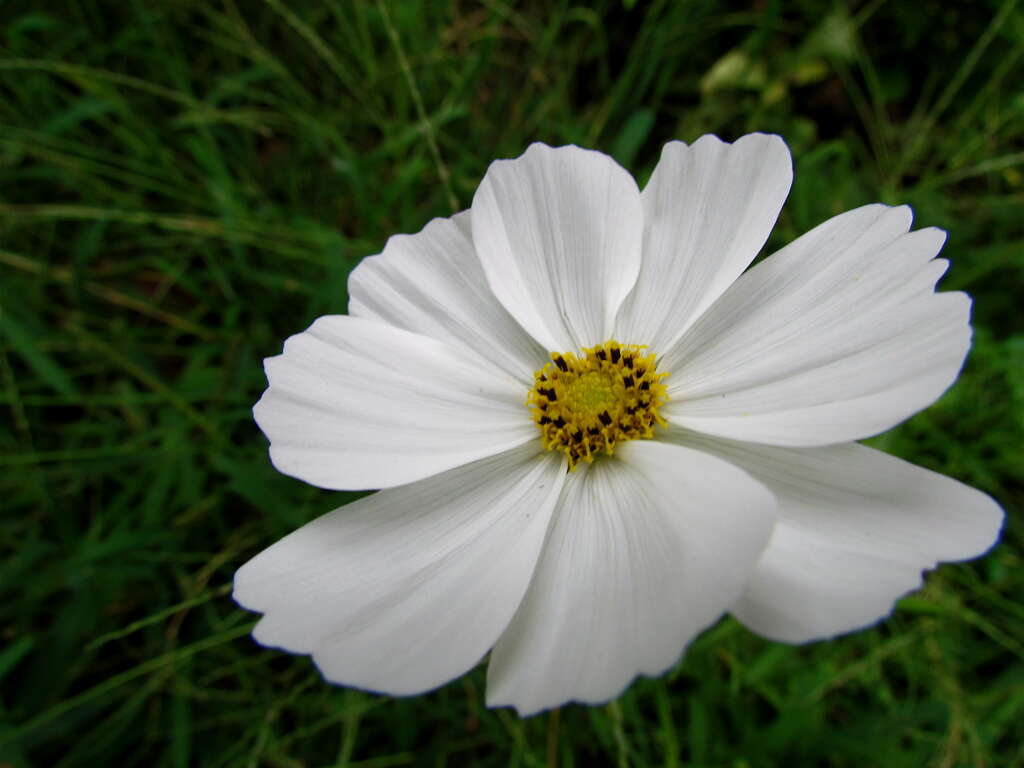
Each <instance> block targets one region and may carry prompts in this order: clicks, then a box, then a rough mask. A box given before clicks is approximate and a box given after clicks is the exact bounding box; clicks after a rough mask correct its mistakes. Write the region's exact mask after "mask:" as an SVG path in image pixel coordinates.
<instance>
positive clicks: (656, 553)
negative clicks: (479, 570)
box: [487, 440, 775, 714]
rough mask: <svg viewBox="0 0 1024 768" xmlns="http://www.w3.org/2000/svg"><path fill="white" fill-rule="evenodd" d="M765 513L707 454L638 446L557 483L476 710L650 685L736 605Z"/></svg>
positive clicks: (759, 490)
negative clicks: (637, 681) (530, 573)
mask: <svg viewBox="0 0 1024 768" xmlns="http://www.w3.org/2000/svg"><path fill="white" fill-rule="evenodd" d="M774 508H775V501H774V499H773V498H772V496H771V494H770V493H769V492H768V491H767V490H765V488H764V487H763V486H762V485H761V484H760V483H758V482H756V481H754V480H753V479H751V477H750V476H749V475H747V474H746V473H744V472H742V471H741V470H739V469H737V468H736V467H734V466H732V465H731V464H729V463H727V462H724V461H721V460H719V459H717V458H715V457H713V456H710V455H707V454H702V453H699V452H697V451H693V450H689V449H687V448H683V447H680V446H675V445H668V444H662V443H658V442H654V441H648V440H637V441H633V442H630V443H627V444H625V445H623V446H622V447H621V449H618V450H616V453H615V460H614V461H598V462H595V463H594V464H593V465H590V466H588V467H586V468H585V469H583V470H580V471H577V472H575V473H572V474H570V475H569V476H568V479H567V481H566V485H565V487H564V489H563V491H562V497H561V499H560V500H559V502H558V507H557V510H556V512H555V517H554V519H553V520H552V523H551V531H550V533H549V535H548V540H547V543H546V544H545V547H544V551H543V553H542V555H541V558H540V562H539V563H538V565H537V572H536V574H535V575H534V578H533V582H532V583H531V585H530V589H529V591H528V593H527V595H526V597H525V598H524V600H523V603H522V605H521V607H520V609H519V611H518V612H517V613H516V615H515V618H513V620H512V622H511V624H510V625H509V627H508V630H507V631H506V632H505V634H503V635H502V637H501V639H500V640H499V641H498V644H497V646H496V647H495V649H494V651H493V653H492V654H491V663H490V667H489V670H488V679H487V702H488V704H489V705H490V706H500V705H512V706H515V707H516V708H517V709H518V710H519V712H520V713H521V714H529V713H532V712H536V711H538V710H540V709H544V708H547V707H553V706H557V705H559V704H562V703H564V702H566V701H568V700H570V699H574V700H576V701H583V702H600V701H607V700H608V699H610V698H613V697H615V696H617V695H618V694H619V693H620V692H621V691H622V690H623V688H625V686H626V685H627V684H628V683H629V682H630V680H632V679H633V678H634V677H635V676H636V675H637V674H645V675H657V674H660V673H661V672H664V671H665V669H667V668H668V667H669V666H671V665H672V664H674V663H675V662H676V661H677V660H678V659H679V656H680V655H681V654H682V652H683V649H684V648H685V646H686V645H687V644H688V643H689V642H690V640H691V639H693V637H694V636H695V635H696V634H697V633H699V632H700V631H701V630H703V629H705V628H706V627H707V626H709V625H710V624H712V623H713V622H714V621H716V620H717V619H718V617H719V616H721V615H722V613H723V612H724V611H726V610H728V608H729V606H730V605H732V603H733V602H734V601H735V599H736V598H737V597H739V595H740V594H741V592H742V590H743V588H744V585H745V583H746V580H747V577H748V576H749V574H750V573H751V571H752V569H753V567H754V563H755V562H756V560H757V557H758V555H759V554H760V553H761V551H762V549H763V548H764V546H765V545H766V543H767V541H768V537H769V534H770V532H771V528H772V524H773V522H774V519H775V515H774Z"/></svg>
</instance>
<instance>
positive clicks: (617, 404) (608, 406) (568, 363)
mask: <svg viewBox="0 0 1024 768" xmlns="http://www.w3.org/2000/svg"><path fill="white" fill-rule="evenodd" d="M645 349H646V347H644V346H640V345H636V344H620V343H619V342H617V341H614V340H612V341H606V342H604V343H603V344H598V345H597V346H595V347H588V348H584V349H583V351H582V354H581V355H579V356H577V355H575V354H573V353H572V352H566V353H559V352H555V353H553V354H552V355H551V362H550V363H548V364H546V365H545V366H544V367H543V368H541V369H540V370H539V371H537V372H536V373H535V374H534V387H533V389H532V390H530V394H529V396H528V398H527V405H529V406H530V409H531V410H532V412H533V419H534V422H535V423H536V424H537V426H538V428H539V429H540V433H541V442H542V443H543V445H544V447H545V448H546V449H547V450H549V451H562V453H564V454H565V455H566V457H568V459H569V469H570V471H571V470H574V469H575V468H576V466H577V464H579V462H581V461H585V462H587V463H590V462H593V460H594V458H595V457H596V456H598V455H599V454H601V453H602V452H603V453H605V454H607V455H608V456H611V455H612V454H613V453H614V451H615V445H616V443H619V442H621V441H623V440H636V439H638V438H650V437H653V436H654V426H655V425H656V424H661V425H664V424H665V422H664V420H663V419H662V418H661V416H660V415H659V414H658V408H660V407H661V406H662V405H664V404H665V402H666V401H667V400H668V391H667V389H666V387H665V385H664V383H663V381H664V379H665V378H666V377H667V376H668V374H667V373H658V366H657V361H656V359H655V355H653V354H650V353H647V352H645V351H644V350H645Z"/></svg>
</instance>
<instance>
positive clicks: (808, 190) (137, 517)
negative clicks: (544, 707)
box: [0, 0, 1024, 768]
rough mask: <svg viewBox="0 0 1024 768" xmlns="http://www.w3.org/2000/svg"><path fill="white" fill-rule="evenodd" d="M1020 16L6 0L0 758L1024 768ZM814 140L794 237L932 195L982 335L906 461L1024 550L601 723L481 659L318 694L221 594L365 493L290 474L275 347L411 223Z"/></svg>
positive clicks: (709, 650)
mask: <svg viewBox="0 0 1024 768" xmlns="http://www.w3.org/2000/svg"><path fill="white" fill-rule="evenodd" d="M1022 53H1024V15H1022V13H1021V11H1020V10H1018V9H1017V8H1016V3H1015V2H1013V1H1012V0H999V1H995V0H992V1H990V2H985V1H984V0H978V1H976V2H968V1H967V0H953V1H950V0H943V1H942V2H940V1H939V0H922V1H921V2H914V3H894V2H890V3H884V2H882V1H875V2H866V3H860V2H851V3H850V4H848V5H846V4H843V2H839V3H837V4H835V5H831V6H826V5H825V4H822V3H819V2H811V1H810V0H801V1H800V2H796V3H785V4H784V3H781V2H779V0H767V2H759V3H749V4H725V3H722V2H713V1H712V0H697V1H694V2H672V1H670V0H653V1H652V2H643V0H639V1H635V0H629V1H628V2H625V1H624V0H600V1H599V2H594V3H587V4H582V3H581V4H574V3H572V2H568V1H567V0H529V1H528V2H525V3H522V4H515V5H513V4H510V3H506V2H503V1H502V0H488V1H487V2H484V3H482V4H479V5H477V4H475V3H470V2H456V0H450V2H445V3H441V2H437V3H420V2H412V0H408V1H406V0H397V1H392V0H385V2H384V3H383V4H382V3H374V2H370V1H369V0H347V1H345V2H322V3H316V2H298V3H286V2H284V0H264V2H258V1H257V0H216V2H207V1H206V0H176V2H169V1H166V0H161V1H160V2H145V1H144V0H128V2H121V3H112V2H101V1H100V0H62V1H60V2H51V3H43V4H41V3H37V2H30V1H29V0H7V1H6V2H4V3H3V5H2V6H0V123H2V126H0V333H2V346H0V410H2V411H3V413H4V418H3V419H0V465H2V466H3V472H2V474H0V499H2V500H3V501H2V502H0V503H2V509H3V517H2V520H0V548H2V560H0V590H2V599H0V686H2V692H0V765H3V766H11V767H12V768H23V767H24V766H59V767H64V766H104V765H119V766H136V765H138V766H158V767H166V768H184V766H188V765H203V766H211V767H213V768H219V767H220V766H261V765H268V766H329V765H339V766H340V765H353V766H356V765H358V766H365V767H366V768H369V767H370V766H374V767H376V768H384V767H385V766H398V765H413V764H422V765H432V766H442V765H469V764H473V765H482V766H489V765H513V766H536V765H555V764H560V765H563V766H594V765H598V766H600V765H616V766H625V765H635V766H646V765H665V766H691V767H694V768H696V767H698V766H704V767H708V768H710V767H711V766H721V767H723V768H724V767H725V766H731V767H733V768H740V767H741V766H835V767H836V768H841V767H843V766H857V767H858V768H860V767H862V766H884V767H886V768H890V767H893V768H899V767H901V766H907V767H908V768H909V767H911V766H914V767H916V766H926V765H935V766H949V767H952V766H992V767H993V768H995V767H997V766H1015V765H1016V766H1020V765H1024V751H1022V749H1021V746H1020V745H1021V744H1022V743H1024V727H1022V725H1021V724H1022V723H1024V609H1022V608H1021V605H1022V603H1024V600H1022V598H1024V568H1022V567H1021V566H1022V563H1021V553H1022V519H1021V509H1022V503H1021V502H1022V498H1024V483H1022V472H1021V468H1022V466H1024V450H1022V448H1021V446H1022V444H1024V429H1022V421H1024V322H1022V319H1021V318H1022V317H1024V315H1022V314H1021V312H1020V304H1019V302H1020V300H1021V297H1022V296H1024V216H1022V215H1021V211H1022V210H1024V209H1022V206H1024V169H1022V164H1024V92H1022V91H1021V89H1020V83H1021V82H1022V81H1024V78H1022V74H1024V73H1022V66H1021V55H1022ZM750 130H766V131H775V132H778V133H781V134H782V135H784V136H785V137H786V138H787V140H788V141H789V143H790V146H791V147H792V149H793V151H794V155H795V157H796V164H797V175H796V182H795V185H794V188H793V192H792V194H791V196H790V199H789V202H788V203H787V206H786V209H785V211H784V212H783V215H782V218H781V220H780V224H779V226H778V228H777V230H776V232H775V234H774V235H773V238H772V242H771V243H770V246H778V245H780V244H782V243H785V242H788V241H789V240H790V239H792V238H793V237H795V236H796V235H798V234H799V233H800V232H802V231H805V230H806V229H808V228H809V227H811V226H813V225H815V224H817V223H818V222H820V221H822V220H823V219H825V218H826V217H828V216H831V215H833V214H835V213H838V212H840V211H843V210H846V209H849V208H852V207H855V206H857V205H860V204H863V203H867V202H872V201H875V200H882V201H885V202H890V203H895V202H909V203H911V204H912V205H913V206H914V207H915V211H916V221H917V223H918V224H919V225H920V226H930V225H934V226H940V227H943V228H945V229H947V230H948V231H949V233H950V236H949V242H948V244H947V246H946V249H945V252H944V253H945V256H946V257H948V258H949V259H950V260H951V262H952V267H951V268H950V271H949V273H948V276H947V278H946V280H945V283H944V285H945V287H947V288H956V289H962V290H966V291H968V292H969V293H971V294H972V295H973V296H974V298H975V310H974V315H975V322H976V325H977V333H976V344H975V348H974V352H973V354H972V357H971V359H970V362H969V364H968V366H967V368H966V370H965V373H964V375H963V377H962V379H961V380H960V382H959V383H958V384H957V386H956V387H955V388H954V389H953V390H951V391H950V392H949V393H948V394H947V395H946V396H945V397H944V398H943V399H942V400H941V401H940V402H939V403H938V404H937V405H936V406H935V407H933V408H932V409H930V410H928V411H926V412H925V413H922V414H920V415H918V416H916V417H915V418H913V419H911V420H910V421H909V422H907V423H906V424H905V425H903V426H901V427H900V428H898V429H897V430H894V431H893V432H891V433H890V434H888V435H886V436H883V437H880V438H877V439H876V440H874V441H873V444H875V445H876V446H879V447H882V448H884V449H886V450H889V451H891V452H894V453H897V454H899V455H902V456H904V457H906V458H909V459H911V460H913V461H915V462H917V463H920V464H923V465H925V466H928V467H930V468H933V469H936V470H938V471H941V472H944V473H947V474H950V475H952V476H954V477H957V478H959V479H961V480H963V481H965V482H967V483H970V484H972V485H975V486H977V487H979V488H982V489H984V490H986V491H987V492H989V493H991V494H992V495H994V496H995V497H996V498H998V499H999V500H1000V501H1001V502H1002V504H1003V505H1004V507H1005V508H1006V510H1007V512H1008V514H1009V525H1008V529H1007V531H1006V533H1005V536H1004V539H1003V543H1002V544H1001V545H1000V546H999V547H998V548H997V549H996V550H995V551H994V552H993V553H991V554H990V555H989V556H988V557H986V558H985V559H983V560H981V561H979V562H976V563H973V564H970V565H951V566H945V567H943V568H942V569H940V570H939V571H938V572H937V573H935V574H932V575H931V576H930V577H929V578H928V582H927V586H926V588H925V589H924V590H923V591H921V592H919V593H917V594H916V595H914V596H911V597H908V598H906V599H905V600H904V601H903V602H902V603H901V606H900V609H899V610H898V611H897V612H896V614H895V615H894V616H893V618H891V619H890V620H888V621H886V622H885V623H883V624H882V625H880V626H879V627H878V628H876V629H873V630H870V631H866V632H861V633H858V634H854V635H851V636H848V637H844V638H841V639H838V640H835V641H832V642H828V643H818V644H814V645H809V646H805V647H789V646H784V645H779V644H774V643H771V642H767V641H765V640H762V639H760V638H758V637H755V636H753V635H751V634H750V633H748V632H747V631H746V630H744V629H743V628H742V627H741V626H740V625H739V624H737V623H736V622H734V621H732V620H725V621H723V622H722V623H721V624H720V625H719V626H717V627H716V628H715V629H713V630H712V631H710V632H708V633H707V634H706V635H704V636H703V637H702V638H701V639H700V640H699V641H698V642H697V643H696V644H695V645H694V647H693V648H692V649H691V650H690V652H689V653H688V654H687V656H686V658H685V659H684V660H683V662H682V663H681V664H680V665H679V666H678V668H677V669H676V670H675V671H674V672H673V673H672V674H670V675H669V676H667V677H666V678H664V679H661V680H653V681H652V680H641V681H639V682H637V683H636V684H634V685H633V686H632V687H631V688H630V689H629V691H628V692H627V693H626V694H625V695H624V696H623V697H622V698H621V699H620V700H619V701H617V702H615V703H613V704H611V705H609V706H607V707H602V708H585V707H578V706H569V707H566V708H564V709H563V710H561V711H560V712H558V713H552V714H550V715H545V716H540V717H535V718H531V719H527V720H520V719H518V718H517V717H515V716H514V715H513V714H511V713H510V712H508V711H503V710H502V711H489V710H486V709H485V708H484V707H483V705H482V691H483V683H484V678H483V674H482V670H481V669H477V670H476V671H474V672H473V673H472V674H470V675H468V676H466V677H465V678H463V679H461V680H458V681H456V682H454V683H452V684H450V685H448V686H446V687H445V688H443V689H441V690H439V691H437V692H435V693H433V694H430V695H427V696H422V697H418V698H412V699H403V700H394V699H390V698H387V697H382V696H375V695H371V694H366V693H362V692H358V691H352V690H343V689H339V688H335V687H331V686H328V685H326V684H324V683H323V682H322V681H321V680H320V679H319V677H318V675H317V673H316V672H315V670H314V669H313V667H312V665H311V664H310V662H309V661H308V659H305V658H299V657H292V656H288V655H285V654H282V653H278V652H275V651H268V650H263V649H260V648H259V647H257V646H256V645H255V644H254V643H252V642H251V641H250V640H249V639H248V638H247V637H246V634H247V632H248V630H249V628H250V627H251V625H252V622H253V617H252V616H251V615H249V614H246V613H245V612H243V611H241V610H239V609H238V608H237V607H236V606H235V605H234V604H233V603H232V602H231V600H230V597H229V596H228V592H229V588H230V587H229V585H230V581H231V576H232V573H233V572H234V569H235V568H237V567H238V566H239V565H240V564H241V563H242V562H244V561H245V560H246V559H247V558H248V557H249V556H251V555H252V554H254V553H255V552H257V551H258V550H259V549H261V548H262V547H265V546H266V545H268V544H270V543H271V542H273V541H274V540H276V539H277V538H279V537H280V536H282V535H283V534H284V533H286V532H287V531H289V530H292V529H294V528H295V527H297V526H298V525H300V524H302V523H303V522H304V521H307V520H309V519H311V518H313V517H314V516H316V515H318V514H320V513H322V512H324V511H326V510H327V509H329V508H332V507H335V506H338V505H341V504H343V503H344V502H345V501H346V500H347V499H348V498H349V496H348V495H346V494H331V493H327V492H323V491H318V490H316V489H312V488H309V487H306V486H304V485H303V484H302V483H300V482H297V481H294V480H291V479H289V478H286V477H283V476H281V475H279V474H278V473H276V472H275V471H274V470H273V469H272V467H271V466H270V464H269V462H268V460H267V457H266V445H265V441H264V438H263V437H262V436H261V435H260V433H259V431H258V430H257V429H256V427H255V425H254V424H253V421H252V418H251V414H250V407H251V405H252V403H253V402H254V401H255V400H256V399H257V398H258V396H259V394H260V392H261V390H262V388H263V386H264V378H263V373H262V369H261V365H260V360H261V358H263V357H265V356H268V355H272V354H276V353H277V352H278V351H279V350H280V347H281V343H282V341H283V339H284V338H285V337H286V336H288V335H289V334H291V333H294V332H297V331H299V330H301V329H303V328H304V327H306V325H307V324H308V323H309V322H310V321H312V319H313V318H315V317H316V316H317V315H320V314H324V313H331V312H334V313H337V312H343V311H344V310H345V307H346V303H347V296H346V287H345V284H346V276H347V274H348V272H349V270H350V269H351V268H352V267H353V266H354V265H355V264H356V263H357V262H358V261H359V259H360V258H362V257H363V256H365V255H368V254H372V253H375V252H377V251H379V249H380V248H381V246H382V245H383V243H384V241H385V239H386V238H387V236H388V235H390V234H393V233H396V232H413V231H417V230H418V229H420V228H421V227H422V226H423V225H424V224H425V223H426V222H427V221H428V220H429V219H430V218H432V217H434V216H443V215H447V214H449V213H450V212H451V211H452V209H453V208H459V207H466V206H468V204H469V203H470V201H471V198H472V193H473V190H474V188H475V186H476V184H477V183H478V181H479V179H480V178H481V176H482V174H483V172H484V170H485V169H486V167H487V164H488V163H489V162H490V160H492V159H493V158H495V157H507V156H514V155H518V154H519V153H520V152H522V150H523V149H524V148H525V146H526V145H527V144H528V143H529V142H531V141H534V140H542V141H547V142H551V143H566V142H576V143H580V144H583V145H587V146H591V147H595V148H599V149H603V150H605V151H608V152H610V153H612V154H613V155H614V156H615V157H617V158H618V159H619V160H620V161H621V162H623V163H625V164H627V165H628V166H629V167H630V169H631V170H633V171H634V172H635V173H636V174H637V175H638V176H639V177H640V178H641V180H642V179H644V178H646V175H647V174H648V173H649V172H650V169H651V168H652V167H653V165H654V163H655V162H656V160H657V157H658V152H659V149H660V147H661V145H662V144H663V143H664V142H665V141H667V140H669V139H673V138H679V139H684V140H692V139H694V138H696V137H697V136H699V135H700V134H702V133H707V132H715V133H718V134H719V135H721V136H723V137H724V138H735V137H736V136H738V135H740V134H742V133H744V132H747V131H750Z"/></svg>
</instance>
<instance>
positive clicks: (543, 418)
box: [537, 416, 551, 424]
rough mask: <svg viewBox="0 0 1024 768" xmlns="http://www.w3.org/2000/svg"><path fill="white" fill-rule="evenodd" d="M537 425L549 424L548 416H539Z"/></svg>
mask: <svg viewBox="0 0 1024 768" xmlns="http://www.w3.org/2000/svg"><path fill="white" fill-rule="evenodd" d="M537 423H538V424H550V423H551V417H550V416H541V417H540V421H538V422H537Z"/></svg>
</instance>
